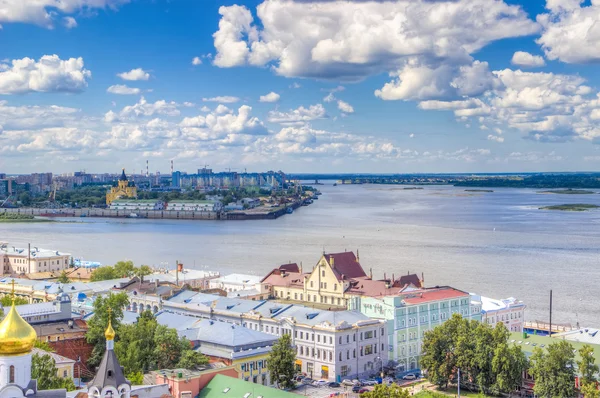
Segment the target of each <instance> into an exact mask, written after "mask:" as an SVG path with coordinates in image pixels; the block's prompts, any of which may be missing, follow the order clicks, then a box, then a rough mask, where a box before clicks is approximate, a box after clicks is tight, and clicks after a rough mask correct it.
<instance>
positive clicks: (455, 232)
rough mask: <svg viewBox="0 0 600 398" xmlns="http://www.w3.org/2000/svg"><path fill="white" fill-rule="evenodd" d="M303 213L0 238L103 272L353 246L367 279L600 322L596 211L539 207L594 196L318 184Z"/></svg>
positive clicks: (238, 264)
mask: <svg viewBox="0 0 600 398" xmlns="http://www.w3.org/2000/svg"><path fill="white" fill-rule="evenodd" d="M319 188H320V189H321V190H322V192H323V195H322V196H321V197H320V199H319V200H318V201H315V203H314V204H313V205H311V206H309V207H302V208H300V209H298V210H297V211H295V212H294V214H292V215H286V216H284V217H281V218H279V219H277V220H260V221H229V222H224V221H174V220H130V219H128V220H121V219H119V220H114V219H77V220H72V219H71V220H69V222H57V223H48V224H45V223H40V224H0V241H8V242H10V243H11V244H13V245H26V244H27V243H28V242H31V244H32V245H34V246H41V247H44V248H52V249H58V250H61V251H66V252H70V253H73V254H74V255H75V256H77V257H83V258H84V259H87V260H93V261H100V262H102V263H104V264H111V263H114V262H116V261H118V260H122V259H131V260H133V261H134V262H135V263H137V264H142V263H145V264H153V265H160V264H161V263H163V264H164V263H168V264H169V265H170V266H173V264H174V263H175V261H176V260H179V261H181V262H183V263H184V264H185V266H186V267H191V268H198V269H203V268H206V269H211V270H218V271H220V272H222V273H230V272H243V273H252V274H257V275H263V274H265V273H266V272H267V271H269V270H271V269H272V268H273V267H275V266H276V265H278V264H281V263H284V262H288V261H293V262H302V263H303V265H304V267H305V269H306V268H307V267H312V266H313V265H314V264H316V262H317V261H318V259H319V256H320V254H321V252H322V251H323V250H326V251H328V252H336V251H344V250H355V251H356V250H357V249H359V250H360V260H361V263H362V264H363V266H364V267H365V269H368V268H373V273H374V274H375V276H376V277H382V276H383V273H384V272H385V273H387V274H392V273H394V274H395V275H399V274H402V273H407V272H409V271H410V272H417V273H419V274H420V273H423V274H424V276H425V282H426V284H427V285H429V286H434V285H451V286H454V287H457V288H459V289H462V290H466V291H470V292H476V293H479V294H483V295H486V296H490V297H495V298H504V297H510V296H513V297H517V298H519V299H522V300H524V301H525V302H526V303H527V305H528V310H527V313H526V318H527V319H528V320H536V319H538V320H544V321H546V320H547V319H548V296H549V290H550V289H553V290H554V316H553V319H554V320H555V322H565V323H567V322H568V323H572V324H575V323H576V322H578V321H579V322H580V323H581V324H582V325H584V326H596V327H598V326H600V317H599V315H600V310H599V309H598V306H597V303H598V302H599V301H600V289H599V282H600V267H599V266H598V263H599V260H600V256H599V254H600V250H599V247H598V244H599V242H600V211H596V210H594V211H589V212H581V213H578V212H560V211H543V210H538V207H540V206H543V205H548V204H562V203H593V204H597V205H600V195H551V194H539V193H536V191H535V190H525V189H494V191H495V192H493V193H469V192H465V191H464V189H463V188H455V187H449V186H435V187H433V186H426V187H424V189H422V190H406V189H404V187H402V186H382V185H352V186H350V185H348V186H337V187H333V186H331V185H324V186H320V187H319Z"/></svg>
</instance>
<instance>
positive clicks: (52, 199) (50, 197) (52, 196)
mask: <svg viewBox="0 0 600 398" xmlns="http://www.w3.org/2000/svg"><path fill="white" fill-rule="evenodd" d="M55 201H56V184H52V190H51V191H50V194H49V195H48V202H51V203H53V202H55Z"/></svg>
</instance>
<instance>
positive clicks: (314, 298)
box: [313, 294, 317, 303]
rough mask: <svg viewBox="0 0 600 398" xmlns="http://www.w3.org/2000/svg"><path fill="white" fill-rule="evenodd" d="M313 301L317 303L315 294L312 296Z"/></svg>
mask: <svg viewBox="0 0 600 398" xmlns="http://www.w3.org/2000/svg"><path fill="white" fill-rule="evenodd" d="M313 301H314V302H315V303H316V302H317V295H316V294H315V295H314V296H313Z"/></svg>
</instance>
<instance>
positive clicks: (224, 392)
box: [223, 387, 231, 394]
mask: <svg viewBox="0 0 600 398" xmlns="http://www.w3.org/2000/svg"><path fill="white" fill-rule="evenodd" d="M229 390H231V388H229V387H227V388H226V389H224V390H223V394H227V393H228V392H229Z"/></svg>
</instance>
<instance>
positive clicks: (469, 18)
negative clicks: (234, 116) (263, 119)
mask: <svg viewBox="0 0 600 398" xmlns="http://www.w3.org/2000/svg"><path fill="white" fill-rule="evenodd" d="M219 13H220V14H221V20H220V21H219V28H218V30H217V31H216V32H215V33H214V35H213V37H214V45H215V48H216V50H217V54H216V56H215V59H214V64H215V65H217V66H219V67H233V66H240V65H247V64H249V65H254V66H264V65H272V66H273V70H274V71H275V72H276V73H277V74H280V75H283V76H287V77H312V78H319V79H336V80H349V81H355V80H360V79H363V78H365V77H366V76H369V75H373V74H379V73H382V72H389V71H397V70H399V69H402V68H403V66H404V65H406V63H407V62H409V60H410V59H411V58H419V59H420V61H421V63H422V64H423V65H428V66H429V67H430V68H431V69H432V70H435V69H437V67H439V65H429V63H431V62H437V63H438V64H439V62H443V63H450V64H456V63H464V62H465V60H469V58H470V57H469V56H470V54H472V53H474V52H476V51H478V50H480V49H481V48H483V47H484V46H486V45H487V44H489V43H490V42H493V41H495V40H500V39H504V38H508V37H520V36H526V35H530V34H532V33H535V32H536V31H538V25H537V24H536V23H535V22H533V21H531V20H530V19H528V17H527V14H526V13H525V12H524V11H523V9H521V8H520V7H519V6H513V5H508V4H506V3H504V2H503V1H500V0H499V1H489V0H456V1H430V0H396V1H355V2H351V3H348V2H347V1H342V0H331V1H320V2H307V1H300V0H295V1H294V0H268V1H264V2H262V3H260V4H259V5H258V7H257V9H256V17H257V20H255V18H254V16H253V14H252V11H251V10H250V9H248V8H246V7H245V6H239V5H234V6H231V7H227V6H222V7H220V8H219ZM307 32H311V34H307Z"/></svg>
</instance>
